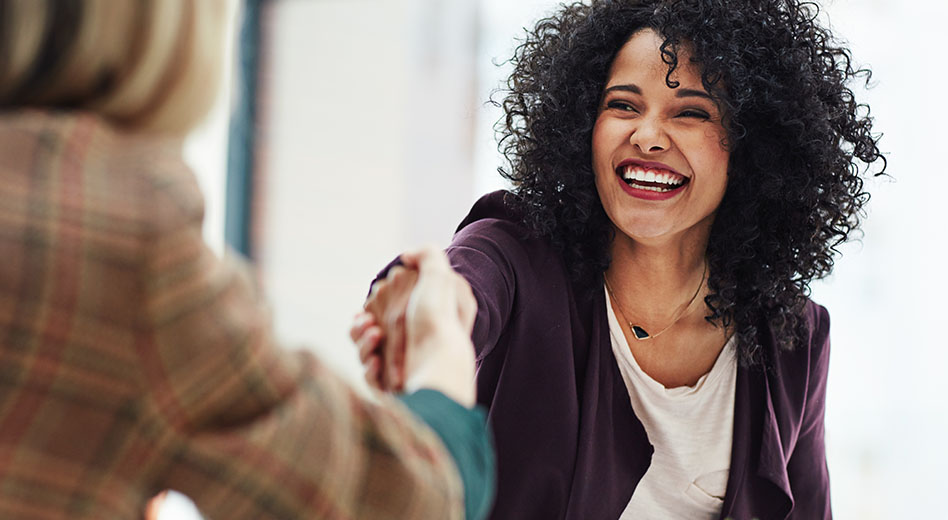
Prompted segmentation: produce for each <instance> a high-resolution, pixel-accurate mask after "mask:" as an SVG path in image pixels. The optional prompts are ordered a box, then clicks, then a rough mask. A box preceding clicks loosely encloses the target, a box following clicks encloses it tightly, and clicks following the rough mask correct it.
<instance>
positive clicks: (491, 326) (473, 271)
mask: <svg viewBox="0 0 948 520" xmlns="http://www.w3.org/2000/svg"><path fill="white" fill-rule="evenodd" d="M505 225H506V223H505V222H503V221H499V220H493V219H487V220H482V221H478V222H475V223H473V224H471V225H469V226H467V227H465V228H464V229H462V230H461V231H460V232H458V234H457V235H456V236H455V237H454V241H453V242H452V243H451V246H450V247H448V249H447V254H448V258H449V259H450V261H451V267H452V268H454V270H455V271H457V272H458V273H459V274H460V275H461V276H463V277H464V278H465V279H466V280H467V281H468V283H470V284H471V289H472V290H473V292H474V297H475V298H476V299H477V318H476V320H475V322H474V330H473V331H472V333H471V339H472V340H473V343H474V349H475V350H476V351H477V361H478V362H480V361H482V360H483V359H484V358H485V357H486V356H487V355H488V354H490V353H491V351H492V350H493V349H494V347H495V346H496V345H497V342H498V340H499V339H500V335H501V333H502V332H503V330H504V328H505V327H506V326H507V322H508V321H509V320H510V316H511V313H512V309H513V302H514V297H515V294H516V292H515V288H516V269H515V264H516V262H517V259H518V257H519V256H522V254H521V253H522V249H523V248H522V246H521V245H520V244H519V243H518V241H517V240H516V239H515V236H514V235H513V234H511V233H510V232H508V231H507V230H505V229H504V226H505Z"/></svg>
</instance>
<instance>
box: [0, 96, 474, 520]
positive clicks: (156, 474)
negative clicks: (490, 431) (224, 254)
mask: <svg viewBox="0 0 948 520" xmlns="http://www.w3.org/2000/svg"><path fill="white" fill-rule="evenodd" d="M179 144H180V143H176V142H158V141H156V140H155V139H154V138H150V139H146V138H143V137H135V136H130V135H125V134H123V133H121V132H117V131H116V130H114V129H113V128H112V127H110V126H109V125H108V124H106V123H104V122H102V121H101V120H100V119H98V118H96V117H95V116H92V115H88V114H86V115H83V114H78V115H77V114H67V113H49V112H39V111H23V112H12V113H11V112H7V113H0V518H4V519H7V518H37V519H40V518H139V517H140V516H141V511H142V508H143V504H144V503H145V501H146V500H147V499H148V498H149V497H150V496H152V495H153V494H154V493H156V492H157V491H159V490H162V489H165V488H170V489H176V490H179V491H181V492H183V493H185V494H187V495H189V496H190V497H191V498H192V499H193V500H194V501H195V502H196V504H197V505H198V507H199V508H200V509H201V510H202V511H203V512H204V514H205V515H207V516H208V517H209V518H227V519H234V518H255V519H256V518H332V519H349V518H431V519H444V518H460V517H461V516H462V515H463V496H462V495H463V491H462V487H461V482H460V480H459V477H458V474H457V469H456V467H455V466H454V462H453V461H452V459H451V458H450V455H449V454H448V453H447V451H446V450H445V448H444V446H443V445H442V444H441V442H440V440H439V439H438V438H437V436H436V435H435V434H434V433H433V432H432V431H431V430H429V429H428V428H426V427H424V426H423V425H420V424H419V423H417V422H416V421H414V420H413V419H411V418H410V415H409V412H408V411H407V410H405V409H404V408H402V407H401V405H400V404H397V403H395V402H394V400H386V401H384V405H385V406H384V407H382V406H378V405H373V404H370V403H367V402H365V401H363V400H361V399H360V398H359V397H357V396H356V395H355V394H354V393H353V391H352V390H351V389H350V388H349V387H348V386H347V385H346V384H345V383H343V382H342V381H341V380H340V379H338V378H337V377H336V376H334V375H333V374H332V373H331V372H330V371H329V370H328V369H327V368H326V367H325V366H323V365H321V364H320V363H319V362H318V361H317V360H316V359H314V358H313V357H312V356H311V355H308V354H306V353H302V352H298V353H288V352H281V351H279V350H278V349H277V348H276V347H275V346H274V344H273V340H272V337H271V333H270V329H269V321H268V317H267V314H266V312H265V311H264V310H263V308H262V306H261V305H260V303H259V301H258V300H257V298H256V297H255V295H254V293H253V291H252V288H251V284H250V283H248V280H247V279H246V277H245V276H243V275H242V274H241V270H240V269H238V268H237V266H236V264H234V263H228V262H226V261H221V260H219V259H218V258H217V257H216V256H215V255H214V254H213V253H212V252H211V251H209V250H208V248H207V247H206V246H205V244H204V242H203V239H202V235H201V221H202V218H203V201H202V198H201V195H200V193H199V191H198V187H197V185H196V183H195V179H194V177H193V175H192V173H191V172H190V171H189V170H188V168H187V167H186V166H185V165H184V164H183V162H182V160H181V157H180V146H179Z"/></svg>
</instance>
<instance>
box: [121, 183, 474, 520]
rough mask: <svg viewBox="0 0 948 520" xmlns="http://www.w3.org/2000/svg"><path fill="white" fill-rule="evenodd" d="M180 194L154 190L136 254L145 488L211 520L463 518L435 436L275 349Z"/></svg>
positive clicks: (235, 276) (390, 403) (399, 408)
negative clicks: (174, 495)
mask: <svg viewBox="0 0 948 520" xmlns="http://www.w3.org/2000/svg"><path fill="white" fill-rule="evenodd" d="M186 184H187V186H185V187H184V188H182V187H180V186H163V187H161V188H160V189H158V190H157V191H158V192H159V193H158V194H157V195H156V196H155V197H154V202H152V204H154V207H153V211H152V217H153V218H152V221H153V224H152V225H151V229H150V230H149V233H148V237H147V238H146V240H145V241H144V243H145V245H144V246H143V249H144V254H143V255H142V257H143V267H142V273H141V277H140V278H141V290H142V292H143V301H144V302H145V303H146V304H145V309H144V311H143V313H142V314H143V317H142V320H141V327H140V331H139V335H138V338H139V339H138V341H137V343H138V345H137V349H138V353H139V356H140V360H141V366H142V367H143V368H142V371H143V379H144V381H143V387H144V389H145V390H144V392H145V394H146V397H145V399H144V403H143V405H142V406H141V407H140V410H139V412H138V413H140V414H141V418H142V420H141V423H142V427H141V436H142V438H143V439H145V440H146V441H147V443H148V445H150V446H151V450H152V451H151V452H150V453H149V454H147V455H145V454H142V455H141V457H142V460H141V463H142V464H143V467H147V468H148V469H149V471H150V472H151V473H152V476H151V477H152V478H151V485H152V486H154V488H155V490H157V489H162V488H170V489H175V490H178V491H181V492H183V493H184V494H186V495H188V496H190V497H191V498H192V499H193V500H194V502H195V503H196V504H197V506H198V507H199V508H200V509H201V511H202V512H203V513H204V514H205V515H206V516H207V517H208V518H210V519H215V518H227V519H239V518H248V519H249V518H253V519H263V518H424V519H428V518H439V519H441V518H451V519H456V518H463V514H464V513H463V498H464V497H463V489H462V486H461V481H460V478H459V475H458V471H457V468H456V466H455V465H454V462H453V460H452V458H451V455H450V454H449V453H448V452H447V451H446V450H445V447H444V445H443V444H442V443H441V442H440V440H439V439H438V438H437V436H436V435H435V433H434V432H432V431H431V430H430V429H429V428H427V427H425V426H424V425H423V424H422V423H421V422H420V421H417V420H414V419H413V418H412V415H411V414H410V413H409V412H408V410H406V409H405V408H404V406H403V405H402V404H401V403H398V402H397V401H396V400H395V399H390V398H386V397H380V399H381V403H380V404H372V403H370V402H367V401H365V400H363V399H361V398H360V397H359V396H358V395H356V394H355V393H354V392H353V390H352V389H351V388H350V387H349V386H348V385H347V384H346V383H344V382H343V381H342V380H341V379H340V378H338V377H337V376H335V375H334V374H333V373H332V372H331V371H330V370H329V369H327V367H325V366H324V365H322V364H321V363H320V362H319V361H318V360H317V359H315V358H314V357H313V356H312V355H310V354H308V353H304V352H296V353H290V352H285V351H281V350H279V349H278V348H276V346H275V344H274V341H273V337H272V333H271V331H270V325H269V323H270V322H269V316H268V314H267V312H266V311H265V310H264V307H263V306H262V305H261V303H260V301H259V300H258V298H257V296H256V294H255V292H254V290H253V284H251V283H250V280H249V279H248V278H247V277H246V276H245V275H244V272H243V270H242V269H241V267H240V265H238V264H237V263H236V262H232V261H221V260H220V259H218V258H217V257H216V256H215V255H214V254H213V253H212V252H211V251H209V250H208V248H207V247H206V246H205V244H204V242H203V238H202V234H201V220H202V210H201V209H200V204H199V203H195V204H188V203H187V201H188V200H189V198H190V199H192V200H197V199H199V196H197V197H194V196H193V195H194V193H196V187H192V186H191V185H190V183H186ZM175 190H178V191H181V192H182V193H168V192H173V191H175ZM317 296H318V295H317Z"/></svg>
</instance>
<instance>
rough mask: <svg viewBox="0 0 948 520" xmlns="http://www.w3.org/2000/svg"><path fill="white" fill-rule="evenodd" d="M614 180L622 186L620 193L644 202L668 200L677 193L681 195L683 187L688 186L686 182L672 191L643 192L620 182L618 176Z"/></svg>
mask: <svg viewBox="0 0 948 520" xmlns="http://www.w3.org/2000/svg"><path fill="white" fill-rule="evenodd" d="M616 180H618V181H619V186H622V191H624V192H626V193H628V194H629V195H631V196H633V197H635V198H637V199H644V200H668V199H670V198H672V197H674V196H676V195H678V194H679V193H681V192H682V190H684V189H685V186H687V185H688V183H687V182H686V183H684V184H682V185H681V186H679V187H677V188H675V189H673V190H669V191H652V190H643V189H639V188H635V187H632V186H630V185H629V184H627V183H626V182H625V181H624V180H622V178H621V177H619V176H618V175H617V176H616Z"/></svg>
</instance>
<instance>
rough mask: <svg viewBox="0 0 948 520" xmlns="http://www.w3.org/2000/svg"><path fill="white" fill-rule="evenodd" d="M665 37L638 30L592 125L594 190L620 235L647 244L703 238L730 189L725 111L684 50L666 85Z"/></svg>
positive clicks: (624, 49) (623, 53)
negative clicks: (662, 53)
mask: <svg viewBox="0 0 948 520" xmlns="http://www.w3.org/2000/svg"><path fill="white" fill-rule="evenodd" d="M661 44H662V38H661V37H659V35H658V34H657V33H655V32H654V31H652V30H651V29H644V30H642V31H639V32H637V33H636V34H635V35H633V36H632V38H631V39H629V41H628V42H627V43H626V44H625V45H624V46H623V47H622V49H621V50H620V51H619V53H618V54H617V55H616V58H615V61H614V62H613V63H612V68H611V70H610V72H609V79H608V81H607V82H606V88H605V89H604V91H603V95H602V102H601V104H600V107H599V116H598V118H597V120H596V124H595V126H594V128H593V137H592V158H593V170H594V171H595V174H596V189H597V190H598V192H599V198H600V200H601V201H602V205H603V207H604V208H605V210H606V214H608V215H609V218H610V219H611V220H612V222H613V224H614V225H615V226H616V228H617V231H618V232H619V233H621V234H624V235H626V236H628V237H630V238H632V239H633V240H636V241H639V242H643V243H661V242H664V241H666V240H668V239H675V238H677V237H682V238H686V239H692V238H693V239H697V240H699V241H703V240H704V239H706V237H707V235H708V233H710V229H711V223H712V221H713V218H714V212H715V210H716V209H717V207H718V205H719V204H720V203H721V199H722V198H723V197H724V191H725V188H726V187H727V169H728V159H729V157H730V155H729V152H728V150H727V149H726V148H725V146H724V140H725V136H726V132H725V130H724V127H723V125H722V123H721V113H720V111H719V109H718V107H717V105H716V104H715V103H714V101H713V100H712V99H711V97H710V96H709V95H708V93H707V91H705V89H704V87H703V86H702V84H701V75H700V70H699V69H698V68H697V66H696V65H694V64H692V63H691V62H690V61H689V57H690V56H689V54H688V53H687V52H685V49H684V48H683V49H681V50H680V51H679V52H678V63H679V66H678V68H677V69H676V70H675V73H674V74H672V76H671V79H672V80H673V81H676V82H678V87H677V88H670V87H669V86H668V85H667V83H666V81H665V78H666V74H667V72H668V65H667V64H665V63H664V62H663V61H662V57H661V52H660V50H659V49H660V47H661Z"/></svg>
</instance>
